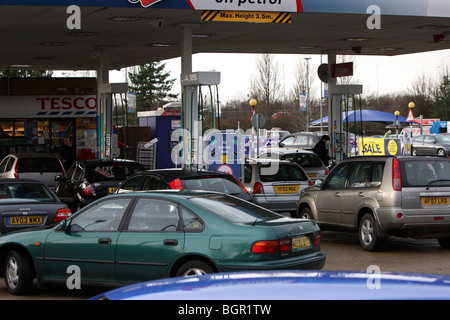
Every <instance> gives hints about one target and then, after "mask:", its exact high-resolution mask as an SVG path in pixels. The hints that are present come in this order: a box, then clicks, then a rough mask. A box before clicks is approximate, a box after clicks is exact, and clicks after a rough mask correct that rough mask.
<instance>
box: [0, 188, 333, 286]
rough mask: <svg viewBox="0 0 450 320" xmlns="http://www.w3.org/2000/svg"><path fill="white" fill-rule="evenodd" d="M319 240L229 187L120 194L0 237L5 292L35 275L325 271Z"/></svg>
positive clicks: (41, 279) (87, 277)
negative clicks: (220, 190) (58, 219)
mask: <svg viewBox="0 0 450 320" xmlns="http://www.w3.org/2000/svg"><path fill="white" fill-rule="evenodd" d="M320 239H321V232H320V229H319V227H318V225H317V224H316V223H315V222H314V221H312V220H302V219H291V218H287V217H284V216H282V215H279V214H276V213H274V212H272V211H268V210H266V209H264V208H262V207H259V206H256V205H254V204H252V203H249V202H246V201H243V200H241V199H239V198H236V197H233V196H229V195H225V194H220V193H213V192H204V191H202V192H199V191H187V190H181V191H175V190H174V191H156V192H145V193H127V194H117V195H112V196H108V197H105V198H102V199H100V200H98V201H96V202H94V203H92V204H91V205H89V206H87V207H85V208H83V209H82V210H80V211H78V212H77V213H76V214H75V215H73V216H71V217H70V218H68V219H66V220H64V221H62V222H61V223H60V224H59V225H57V226H54V227H49V228H41V229H30V230H27V231H23V232H18V233H14V234H7V235H4V236H1V237H0V266H1V267H2V268H1V272H2V273H1V276H2V277H4V278H5V283H6V288H7V289H8V291H9V292H11V293H13V294H24V293H26V292H28V291H29V290H30V288H31V287H32V282H33V279H34V278H37V280H38V284H46V283H50V282H52V283H55V282H56V283H58V282H59V283H62V284H65V285H67V286H68V287H69V288H70V286H75V288H76V286H77V285H79V286H81V285H82V284H87V283H89V284H97V285H104V284H108V285H111V284H112V285H117V286H120V285H124V284H130V283H136V282H141V281H146V280H152V279H160V278H168V277H173V276H189V275H198V274H207V273H215V272H231V271H244V270H274V269H321V268H322V267H323V265H324V263H325V255H324V254H323V253H322V252H321V251H320ZM71 289H73V288H71Z"/></svg>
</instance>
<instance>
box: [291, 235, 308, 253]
mask: <svg viewBox="0 0 450 320" xmlns="http://www.w3.org/2000/svg"><path fill="white" fill-rule="evenodd" d="M307 247H311V241H310V240H309V238H308V237H305V236H301V237H296V238H292V250H296V249H301V248H307Z"/></svg>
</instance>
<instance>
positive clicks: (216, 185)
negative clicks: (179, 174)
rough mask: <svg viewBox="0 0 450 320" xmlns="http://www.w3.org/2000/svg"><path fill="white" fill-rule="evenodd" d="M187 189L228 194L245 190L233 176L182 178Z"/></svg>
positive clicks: (236, 193)
mask: <svg viewBox="0 0 450 320" xmlns="http://www.w3.org/2000/svg"><path fill="white" fill-rule="evenodd" d="M181 183H182V184H183V187H184V188H185V189H193V190H209V191H217V192H222V193H227V194H235V195H238V194H241V193H244V190H243V189H242V188H241V187H240V186H239V185H238V184H237V183H236V182H235V181H234V180H233V177H231V176H230V177H217V176H206V177H201V176H199V177H196V178H189V179H181Z"/></svg>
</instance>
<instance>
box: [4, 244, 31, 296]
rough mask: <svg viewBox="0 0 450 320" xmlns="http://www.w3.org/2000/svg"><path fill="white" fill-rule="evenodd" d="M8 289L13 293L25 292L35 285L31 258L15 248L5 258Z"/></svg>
mask: <svg viewBox="0 0 450 320" xmlns="http://www.w3.org/2000/svg"><path fill="white" fill-rule="evenodd" d="M4 270H5V284H6V289H7V290H8V291H9V292H10V293H12V294H17V295H20V294H25V293H27V292H28V291H29V290H30V289H31V287H32V285H33V273H32V269H31V265H30V263H29V260H28V259H27V258H26V257H25V256H23V255H22V254H21V253H19V252H16V251H14V250H12V251H10V252H8V254H7V255H6V259H5V265H4Z"/></svg>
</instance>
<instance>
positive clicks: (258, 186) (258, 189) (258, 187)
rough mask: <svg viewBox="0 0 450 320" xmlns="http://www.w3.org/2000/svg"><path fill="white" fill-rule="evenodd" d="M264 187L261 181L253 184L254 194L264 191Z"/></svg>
mask: <svg viewBox="0 0 450 320" xmlns="http://www.w3.org/2000/svg"><path fill="white" fill-rule="evenodd" d="M263 191H264V189H263V185H262V183H261V182H256V183H255V185H254V186H253V193H254V194H260V193H263Z"/></svg>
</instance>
